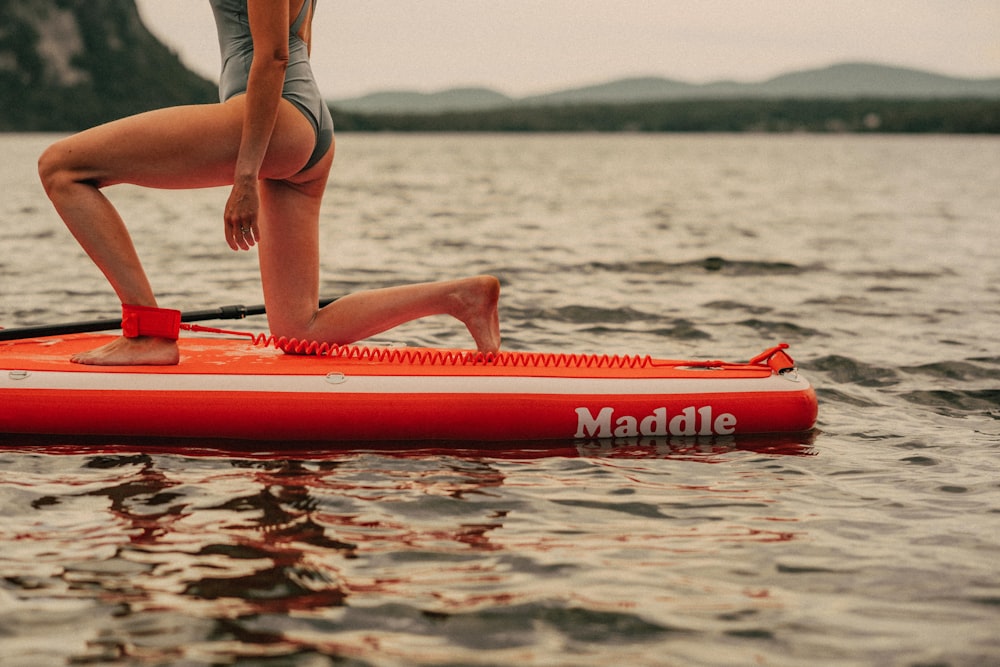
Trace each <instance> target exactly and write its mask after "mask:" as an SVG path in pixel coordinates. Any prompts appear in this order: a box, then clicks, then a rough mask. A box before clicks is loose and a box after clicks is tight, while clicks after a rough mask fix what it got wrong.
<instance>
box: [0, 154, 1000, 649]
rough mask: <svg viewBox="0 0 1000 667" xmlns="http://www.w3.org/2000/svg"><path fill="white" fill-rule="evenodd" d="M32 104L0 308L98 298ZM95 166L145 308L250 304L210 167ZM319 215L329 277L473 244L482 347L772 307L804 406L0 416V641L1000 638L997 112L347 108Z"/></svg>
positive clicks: (904, 644) (439, 270)
mask: <svg viewBox="0 0 1000 667" xmlns="http://www.w3.org/2000/svg"><path fill="white" fill-rule="evenodd" d="M51 139H52V137H45V136H36V135H7V136H0V146H2V148H3V154H4V157H5V159H4V162H3V164H2V165H0V174H2V178H3V185H4V197H3V198H2V199H0V248H2V253H0V281H2V282H0V325H4V326H16V325H28V324H40V323H52V322H60V321H67V320H80V319H90V318H94V317H101V318H104V317H115V316H116V315H117V313H118V304H117V302H116V301H115V299H114V297H113V294H112V293H111V291H110V289H109V288H108V287H107V286H106V285H105V283H104V282H103V279H102V278H101V276H100V274H99V273H98V272H97V270H96V269H95V268H94V267H93V266H92V265H91V264H90V263H89V261H88V260H87V259H86V258H85V257H84V256H83V255H82V253H81V251H80V250H79V249H78V248H77V246H76V245H75V243H74V242H73V240H72V239H71V237H70V236H69V234H68V233H67V232H66V231H65V229H64V228H63V227H62V225H61V223H60V222H59V220H58V218H57V217H56V216H55V214H54V213H53V212H52V210H51V207H50V206H49V204H48V202H47V200H46V199H45V197H44V194H43V193H42V191H41V189H40V187H39V186H38V184H37V178H36V176H35V171H34V164H35V160H36V159H37V156H38V154H39V153H40V152H41V150H42V149H43V148H44V146H45V145H46V144H47V143H48V142H49V141H50V140H51ZM110 193H111V196H112V198H113V200H114V201H115V202H116V203H117V204H118V205H119V207H120V210H121V211H122V213H123V215H124V216H125V217H126V219H127V220H128V221H129V224H130V226H131V229H132V231H133V234H134V237H135V240H136V243H137V245H138V247H139V250H140V253H141V254H142V256H143V257H144V259H145V261H146V264H147V268H148V271H149V273H150V276H151V279H152V281H153V283H154V286H155V287H156V288H157V289H158V292H159V294H160V297H161V303H162V304H163V305H165V306H170V307H178V308H181V309H185V310H194V309H200V308H208V307H213V306H218V305H225V304H233V303H243V304H255V303H260V302H261V301H262V298H261V295H260V289H259V285H258V282H257V275H256V258H255V256H254V255H253V254H245V253H243V254H234V253H232V252H230V251H229V250H228V248H227V247H226V246H225V244H224V241H223V237H222V231H221V229H222V226H221V217H220V212H221V210H222V206H223V204H224V202H225V198H226V194H227V193H226V191H225V190H205V191H197V192H188V193H177V192H156V191H144V190H139V189H135V188H130V187H118V188H115V189H112V190H111V191H110ZM323 219H324V224H323V232H322V234H323V238H322V242H323V252H324V259H323V289H322V293H323V294H324V295H325V296H336V295H339V294H343V293H346V292H348V291H351V290H355V289H360V288H367V287H378V286H383V285H390V284H396V283H400V282H410V281H418V280H429V279H437V278H448V277H455V276H458V275H464V274H469V273H478V272H491V273H494V274H496V275H497V276H499V277H500V278H501V280H502V282H503V286H504V292H503V297H502V309H501V316H502V320H503V328H504V336H505V339H504V340H505V343H504V344H505V347H507V348H508V349H530V350H538V351H571V352H608V353H612V352H614V353H643V354H645V353H649V354H653V355H655V356H662V357H670V358H724V359H731V360H734V361H739V360H746V359H748V358H750V357H752V356H754V355H755V354H757V353H758V352H760V351H762V350H764V349H765V348H766V347H769V346H771V345H772V344H774V343H776V342H779V341H785V342H788V343H790V344H791V349H790V352H791V353H792V355H793V356H794V357H795V359H796V360H797V361H798V362H799V365H800V367H801V369H802V371H803V373H804V374H805V375H807V377H809V379H810V380H811V381H812V382H813V384H814V385H815V386H816V387H817V394H818V396H819V400H820V413H819V423H818V428H817V431H816V432H815V433H813V434H809V435H807V436H801V437H796V438H787V437H785V438H777V437H775V438H755V439H740V440H726V441H684V440H676V441H671V442H657V443H642V444H636V443H628V442H604V443H593V442H591V443H579V442H572V441H570V442H555V443H545V444H539V443H535V444H533V445H531V446H518V445H515V444H510V445H500V446H498V447H496V448H491V449H482V448H479V447H477V446H476V445H475V443H457V444H455V445H453V446H450V447H445V446H442V445H441V444H440V443H423V444H419V445H417V444H414V446H413V447H406V448H395V449H377V448H371V447H364V446H362V445H361V444H360V443H359V444H358V446H356V447H351V446H348V447H345V448H342V449H340V450H334V449H330V450H324V451H315V450H314V451H285V452H280V453H270V454H269V453H268V452H267V451H261V452H255V453H239V452H233V451H225V450H220V449H219V448H217V447H216V445H215V444H214V443H211V442H210V441H205V442H186V443H161V442H157V443H151V442H146V443H142V442H127V441H121V440H108V439H105V440H98V441H94V440H89V439H83V438H72V437H67V438H58V439H37V438H25V437H12V436H0V516H2V521H0V544H2V551H0V664H4V665H7V664H10V665H18V666H19V667H20V666H22V665H60V664H116V665H118V664H121V665H124V664H129V665H173V664H176V665H217V664H232V663H238V664H253V665H295V666H299V665H302V666H308V667H312V666H314V665H326V664H351V665H369V664H370V665H419V664H428V665H429V664H453V665H459V664H461V665H511V664H518V665H567V666H569V665H601V666H603V665H607V664H623V665H625V664H628V665H633V664H634V665H804V664H816V665H819V664H822V665H837V666H840V665H844V666H846V665H914V666H915V665H991V664H1000V631H998V629H1000V379H998V375H1000V343H998V334H997V331H998V329H1000V287H998V286H1000V261H998V257H1000V242H998V239H1000V138H997V137H958V136H947V137H946V136H917V137H900V136H833V135H831V136H825V135H824V136H814V135H779V136H766V135H736V136H724V135H696V136H680V135H653V136H644V135H608V136H604V135H601V136H596V135H567V136H521V135H502V136H501V135H482V136H476V135H473V136H463V135H441V136H420V135H417V136H412V135H403V136H398V135H364V134H345V135H343V136H341V137H340V138H339V142H338V158H337V164H336V166H335V169H334V174H333V179H332V182H331V185H330V189H329V193H328V197H327V199H326V202H325V206H324V211H323ZM228 326H231V328H232V327H236V328H243V329H247V330H255V331H259V330H262V329H263V327H264V323H263V321H261V320H260V318H256V319H253V318H252V319H249V320H246V321H244V322H239V323H237V324H235V325H228ZM388 339H391V340H396V341H402V342H406V343H408V344H414V345H438V346H467V345H468V344H469V343H468V340H467V338H466V334H465V333H464V332H463V331H462V330H461V327H459V326H456V325H455V324H454V323H453V322H451V321H449V320H447V319H446V318H434V319H430V320H426V321H423V322H420V323H415V324H411V325H407V326H405V327H403V328H401V329H399V330H397V331H395V332H393V333H392V334H391V335H390V336H389V337H388Z"/></svg>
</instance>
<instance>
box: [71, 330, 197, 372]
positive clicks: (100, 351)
mask: <svg viewBox="0 0 1000 667" xmlns="http://www.w3.org/2000/svg"><path fill="white" fill-rule="evenodd" d="M70 361H72V362H73V363H74V364H87V365H90V366H173V365H175V364H177V363H178V362H179V361H180V352H179V351H178V349H177V343H176V342H175V341H172V340H168V339H166V338H152V337H149V336H140V337H138V338H125V337H124V336H119V337H118V338H116V339H114V340H113V341H111V342H110V343H108V344H107V345H102V346H101V347H98V348H96V349H93V350H88V351H87V352H80V353H79V354H74V355H73V356H72V357H70Z"/></svg>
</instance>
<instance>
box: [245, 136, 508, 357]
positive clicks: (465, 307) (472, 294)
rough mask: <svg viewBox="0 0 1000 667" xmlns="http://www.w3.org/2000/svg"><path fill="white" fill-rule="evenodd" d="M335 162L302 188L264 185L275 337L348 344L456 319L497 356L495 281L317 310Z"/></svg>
mask: <svg viewBox="0 0 1000 667" xmlns="http://www.w3.org/2000/svg"><path fill="white" fill-rule="evenodd" d="M332 158H333V156H332V150H331V154H330V155H328V156H327V157H326V158H325V159H324V160H323V161H322V162H321V163H320V164H318V165H316V167H314V168H313V170H310V172H312V173H310V174H306V175H303V176H302V177H299V178H297V179H295V180H297V181H298V182H291V181H265V182H264V184H263V188H262V190H261V199H262V201H261V220H260V225H261V241H260V246H259V251H260V269H261V281H262V285H263V288H264V301H265V303H266V305H267V313H268V324H269V326H270V329H271V332H272V334H274V335H276V336H285V337H288V338H298V339H300V340H316V341H322V342H327V343H337V344H347V343H353V342H355V341H357V340H361V339H363V338H368V337H369V336H373V335H375V334H378V333H381V332H383V331H386V330H387V329H391V328H393V327H395V326H398V325H400V324H403V323H405V322H409V321H411V320H415V319H418V318H421V317H426V316H429V315H451V316H453V317H455V318H457V319H459V320H461V321H462V322H463V323H464V324H465V325H466V327H467V328H468V330H469V333H471V334H472V337H473V339H474V340H475V342H476V347H477V348H478V349H479V350H480V351H482V352H495V351H497V350H498V349H499V347H500V323H499V318H498V315H497V300H498V298H499V295H500V284H499V282H498V281H497V280H496V278H493V277H492V276H475V277H472V278H463V279H459V280H450V281H442V282H434V283H421V284H415V285H401V286H398V287H389V288H385V289H378V290H370V291H365V292H357V293H355V294H350V295H348V296H344V297H341V298H339V299H338V300H337V301H335V302H333V303H331V304H330V305H328V306H326V307H325V308H323V309H322V310H319V311H317V302H318V300H319V294H318V290H319V240H318V239H319V211H320V203H321V201H322V196H323V191H324V190H325V188H326V177H327V173H328V172H329V168H330V162H331V161H332Z"/></svg>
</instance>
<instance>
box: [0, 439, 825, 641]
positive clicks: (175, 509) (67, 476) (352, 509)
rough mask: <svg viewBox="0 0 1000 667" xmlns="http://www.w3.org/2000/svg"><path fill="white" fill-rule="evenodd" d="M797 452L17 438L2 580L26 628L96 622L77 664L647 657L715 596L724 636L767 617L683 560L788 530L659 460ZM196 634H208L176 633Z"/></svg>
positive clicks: (761, 481) (630, 445)
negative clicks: (263, 446) (38, 621)
mask: <svg viewBox="0 0 1000 667" xmlns="http://www.w3.org/2000/svg"><path fill="white" fill-rule="evenodd" d="M809 440H810V438H806V439H805V441H803V440H801V439H800V440H796V439H795V438H789V437H782V438H779V439H777V440H775V439H770V440H769V439H767V438H755V439H748V440H746V441H740V442H737V441H736V440H734V439H732V438H719V439H713V440H712V441H702V442H699V441H696V440H690V441H684V440H680V441H677V442H666V441H663V442H655V443H653V442H639V441H628V442H620V443H614V442H580V443H574V442H567V443H528V444H526V445H519V446H518V448H511V447H509V446H507V447H506V448H505V447H504V446H503V445H494V447H493V449H490V450H477V449H475V448H474V447H468V448H465V447H459V448H457V449H454V450H452V451H451V452H450V453H445V452H444V451H443V450H442V449H440V448H438V449H434V448H426V447H424V448H420V449H418V448H412V446H411V449H410V450H409V451H408V450H406V449H396V450H392V449H391V448H390V446H389V445H387V444H385V443H382V444H380V445H379V446H380V447H381V448H383V450H384V451H376V450H373V449H359V450H354V451H316V452H312V453H310V455H309V456H308V457H306V456H303V455H304V454H306V453H307V452H304V451H302V450H301V449H299V450H290V451H287V452H283V453H282V455H281V458H276V457H275V455H274V454H273V453H260V454H258V455H255V456H250V457H247V456H243V457H237V456H235V455H233V454H228V455H227V454H226V453H225V452H224V449H223V448H224V446H225V444H226V443H208V445H209V446H208V447H202V448H198V447H197V444H198V443H192V442H177V441H174V442H165V441H149V442H145V443H143V442H130V443H121V442H120V441H119V442H104V443H102V442H99V441H98V440H96V439H92V440H91V441H89V442H83V443H80V442H76V443H73V444H69V445H67V444H60V441H59V440H58V439H55V438H24V439H20V441H13V442H7V443H6V444H5V446H4V448H3V449H2V454H0V463H2V464H3V466H2V472H0V488H4V489H7V490H9V491H12V492H13V493H12V494H10V495H9V496H8V501H7V502H5V505H6V506H5V507H4V510H5V514H6V515H7V516H8V520H7V521H5V523H4V525H3V527H2V529H0V540H2V541H3V543H4V544H5V545H9V546H8V548H5V551H4V555H3V556H2V557H0V574H2V575H3V576H4V577H5V579H6V581H7V582H8V584H9V585H13V586H14V590H16V591H20V592H19V593H18V594H17V595H16V596H15V597H16V598H17V603H16V605H15V609H17V610H18V614H19V616H20V617H22V618H23V616H21V615H22V614H24V613H28V614H29V615H30V614H31V613H32V612H35V613H42V612H43V611H44V613H50V612H51V609H52V608H53V607H59V608H62V609H63V610H64V612H66V613H68V614H70V615H71V617H76V616H78V615H80V614H83V615H85V616H87V617H88V618H94V616H95V614H96V616H97V617H100V618H101V619H102V620H101V622H100V624H99V626H95V627H93V628H91V630H92V631H96V630H97V628H98V627H100V628H101V634H100V636H97V635H93V634H91V635H89V636H88V633H87V632H86V629H85V628H86V624H85V625H84V629H83V631H82V632H80V631H78V632H77V633H75V634H77V635H78V638H79V640H80V641H79V642H78V643H77V645H75V646H74V645H73V644H69V645H67V646H68V647H70V648H66V649H65V653H63V655H65V656H75V657H77V658H79V657H81V656H88V658H89V659H94V658H98V657H99V658H101V659H115V658H118V657H123V656H128V657H133V658H138V659H141V660H151V661H156V660H163V659H171V658H178V659H180V658H184V659H187V658H197V657H198V655H201V654H205V655H218V654H224V653H227V652H228V651H230V650H237V653H238V654H239V653H242V654H247V655H258V656H265V655H289V654H294V653H296V652H299V651H303V650H315V651H320V652H324V653H327V652H331V651H332V652H336V653H338V654H343V655H352V654H357V655H363V654H364V653H365V652H366V651H367V650H370V649H371V646H370V643H371V642H372V641H375V640H374V637H375V636H377V637H378V640H377V642H376V643H377V644H378V645H379V647H380V650H384V651H385V652H386V653H385V654H386V655H389V656H391V655H397V657H400V658H403V657H404V656H406V655H408V652H409V651H411V650H415V649H418V650H420V651H421V652H422V654H425V655H424V659H427V660H429V661H434V660H435V659H436V658H434V657H433V656H438V657H443V656H445V655H451V653H449V652H451V651H458V652H457V653H455V654H454V655H458V656H461V655H462V654H463V653H462V651H463V650H468V651H472V652H473V654H474V653H475V652H476V651H479V650H482V649H488V648H493V649H497V648H503V649H504V650H510V649H511V648H512V647H515V646H520V647H522V648H528V647H531V646H534V645H536V644H537V643H538V642H540V641H545V640H544V637H545V636H547V634H548V633H551V632H554V633H556V635H557V636H558V635H564V638H563V639H562V640H561V641H568V642H571V643H574V642H581V643H583V644H588V643H591V642H598V641H600V640H599V638H598V637H594V636H591V633H592V632H598V634H603V635H604V637H605V639H612V638H615V637H618V635H619V633H624V635H623V636H624V637H630V638H631V640H641V641H657V640H659V639H663V638H665V637H668V636H672V634H673V633H675V632H680V631H682V628H681V627H675V626H676V625H677V621H675V620H670V619H671V617H672V615H674V614H676V613H678V611H680V610H683V612H684V613H685V614H689V613H692V610H694V609H697V608H698V607H699V604H701V605H704V606H705V609H704V610H703V611H702V612H701V613H706V614H708V615H709V616H712V615H716V614H717V612H718V609H716V607H717V605H718V604H719V601H718V600H713V601H708V599H713V598H715V597H716V596H718V595H724V596H725V597H726V598H727V599H730V601H729V602H727V603H726V604H725V608H726V609H731V608H732V609H736V610H737V611H729V612H727V613H733V614H736V616H734V617H733V618H737V619H738V618H740V617H741V614H743V613H745V612H746V610H747V609H755V608H758V607H768V606H771V605H773V600H771V596H770V593H769V592H768V590H767V589H766V587H764V588H762V587H751V588H745V589H744V588H738V589H734V588H732V587H731V586H724V585H721V584H719V583H712V584H711V585H708V582H706V581H704V580H702V579H701V578H700V577H694V578H692V574H691V573H690V572H685V569H686V568H685V566H684V563H685V562H691V561H695V560H697V559H700V558H703V557H707V558H713V557H714V556H713V554H717V553H718V552H719V551H720V550H721V551H724V550H727V549H734V548H745V546H746V545H749V544H757V545H766V544H769V543H781V542H786V541H789V540H792V539H795V537H796V533H797V531H798V528H797V527H796V525H795V523H796V521H795V519H794V518H793V517H788V516H781V512H777V513H775V512H773V511H772V510H773V509H774V505H775V502H776V501H775V497H774V495H775V494H776V493H778V492H779V489H776V488H775V487H774V480H773V479H768V477H770V476H769V475H767V474H764V476H763V477H761V475H760V474H748V475H746V476H745V477H744V478H743V479H742V480H741V481H740V482H739V483H735V481H734V480H725V481H720V480H713V479H712V475H711V474H708V471H709V470H710V469H711V468H712V467H713V466H711V465H706V466H705V467H704V469H705V471H706V474H703V475H683V476H680V475H677V474H667V471H665V470H664V469H663V468H662V467H661V466H662V463H656V462H663V461H670V460H675V461H677V462H678V464H694V463H695V462H701V463H704V464H712V463H714V464H724V463H727V462H729V463H732V462H733V461H734V457H737V458H739V457H744V456H752V457H760V456H764V457H765V458H767V459H771V458H773V457H775V456H808V455H810V454H812V450H811V448H810V444H809ZM230 444H232V445H235V444H236V443H230ZM242 444H243V445H244V446H245V444H246V443H242ZM296 446H297V447H298V446H300V444H297V445H296ZM554 452H555V453H556V454H555V455H553V453H554ZM569 454H572V456H573V457H575V458H573V457H570V456H567V455H569ZM776 460H777V459H776ZM644 462H645V463H644ZM15 498H16V500H14V499H15ZM11 500H13V503H12V502H11ZM29 507H30V509H29ZM741 514H742V515H744V516H742V517H740V516H738V515H741ZM81 517H86V520H83V521H81V520H80V519H81ZM29 563H30V564H31V566H30V568H27V569H26V567H25V566H26V564H29ZM687 567H690V566H687ZM619 569H621V570H622V571H618V570H619ZM609 570H613V571H615V572H616V575H615V577H613V578H612V579H609V580H608V581H607V582H601V581H600V580H599V579H600V576H599V575H598V573H600V572H608V571H609ZM666 570H676V573H667V572H666ZM653 572H658V573H659V574H657V575H656V578H657V579H660V580H661V583H660V584H658V585H657V587H655V588H653V589H650V588H649V586H648V582H649V576H650V575H651V573H653ZM595 576H597V577H598V578H597V579H594V577H595ZM568 581H578V582H579V583H580V585H581V588H580V589H579V590H573V588H567V582H568ZM706 586H707V588H706ZM95 593H96V595H95ZM706 595H707V596H708V599H706V600H705V601H703V602H701V603H698V602H697V598H698V597H704V596H706ZM41 600H44V601H45V604H44V605H42V606H37V605H36V602H37V601H41ZM83 601H87V604H84V605H83V608H80V606H79V604H78V603H80V602H83ZM75 603H76V604H75ZM639 609H642V611H641V613H639V612H638V610H639ZM741 609H742V610H743V611H742V612H740V611H738V610H741ZM10 618H11V617H10V616H9V615H8V614H4V615H3V616H0V619H2V620H3V621H4V622H5V623H6V622H9V620H10ZM191 618H201V619H204V620H205V621H208V623H207V625H203V626H200V627H199V626H190V627H179V626H188V625H189V623H190V619H191ZM277 619H280V621H279V620H277ZM529 619H533V620H529ZM539 624H540V625H539ZM609 624H610V625H609ZM681 625H684V624H681ZM543 628H544V629H543ZM583 628H590V630H588V631H585V630H584V629H583ZM685 631H693V628H687V629H686V630H685ZM178 633H180V636H183V637H185V638H186V641H185V642H184V644H185V645H184V646H179V645H178V643H177V639H178ZM168 638H169V640H168ZM81 642H82V643H81ZM192 642H193V643H192ZM413 642H416V645H414V644H413ZM442 642H444V643H442ZM456 643H457V646H456ZM2 644H3V642H2V640H0V645H2ZM26 646H28V647H29V648H30V649H31V650H39V649H40V648H41V646H40V645H39V644H35V645H32V642H31V641H30V640H27V644H26ZM81 647H82V648H81ZM50 650H51V649H50ZM470 655H472V654H470Z"/></svg>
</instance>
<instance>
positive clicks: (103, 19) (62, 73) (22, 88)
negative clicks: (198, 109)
mask: <svg viewBox="0 0 1000 667" xmlns="http://www.w3.org/2000/svg"><path fill="white" fill-rule="evenodd" d="M215 100H217V89H216V86H215V84H214V83H212V82H210V81H207V80H205V79H203V78H201V77H200V76H198V75H196V74H194V73H192V72H190V71H189V70H188V69H187V68H185V67H184V66H183V65H182V64H181V62H180V60H179V59H178V58H177V56H176V54H174V53H172V52H171V51H170V50H169V49H167V47H165V46H164V45H163V44H162V43H160V42H159V41H158V40H157V39H156V38H155V37H153V35H152V34H150V33H149V31H148V30H146V27H145V26H144V25H143V24H142V21H141V19H140V17H139V13H138V11H137V9H136V7H135V3H134V2H133V0H0V131H15V130H27V131H68V130H78V129H82V128H84V127H88V126H91V125H95V124H97V123H101V122H105V121H108V120H111V119H114V118H119V117H121V116H125V115H129V114H133V113H138V112H140V111H146V110H149V109H153V108H157V107H163V106H170V105H176V104H192V103H204V102H212V101H215Z"/></svg>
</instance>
